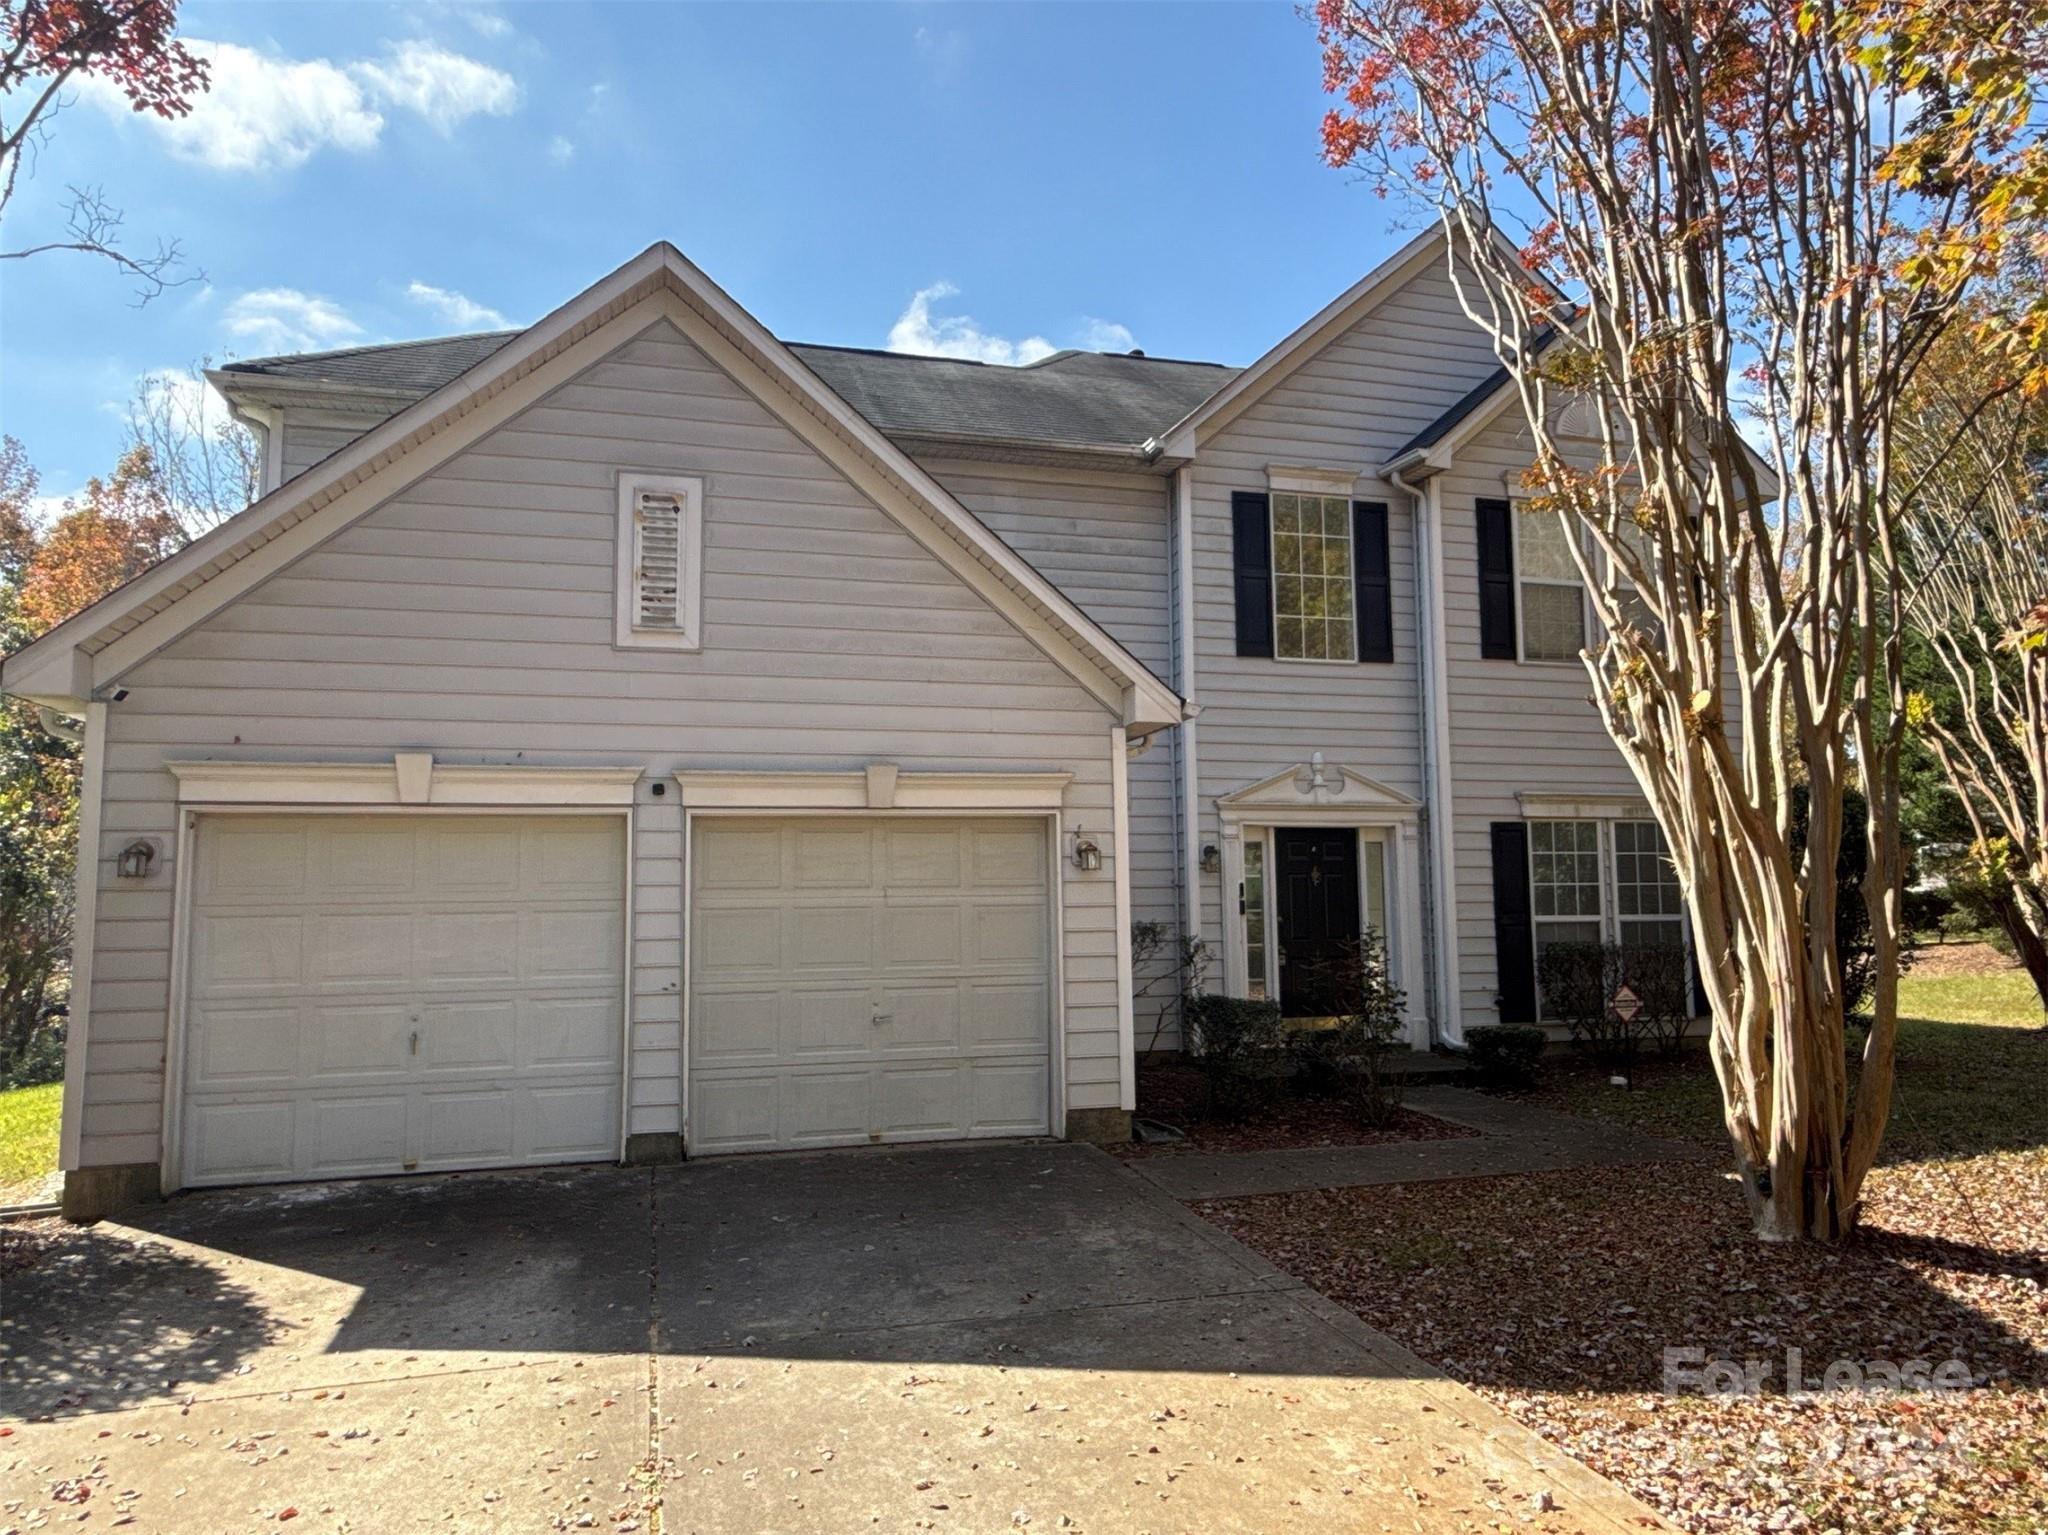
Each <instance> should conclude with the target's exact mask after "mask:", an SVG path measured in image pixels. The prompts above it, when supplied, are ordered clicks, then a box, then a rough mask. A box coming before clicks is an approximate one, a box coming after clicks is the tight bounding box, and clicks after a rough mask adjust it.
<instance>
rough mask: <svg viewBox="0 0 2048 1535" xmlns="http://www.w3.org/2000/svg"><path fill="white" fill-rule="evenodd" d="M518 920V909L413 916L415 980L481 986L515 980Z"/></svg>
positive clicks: (421, 913)
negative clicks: (417, 976)
mask: <svg viewBox="0 0 2048 1535" xmlns="http://www.w3.org/2000/svg"><path fill="white" fill-rule="evenodd" d="M520 915H521V914H520V913H519V912H518V911H516V910H515V911H435V910H433V909H432V908H428V909H426V910H423V911H420V912H417V913H416V914H414V915H413V916H412V917H411V918H410V921H411V922H412V924H413V943H414V944H415V946H416V947H417V950H418V953H419V978H420V979H421V980H425V981H468V982H472V983H476V984H484V985H489V984H492V983H499V984H502V983H504V982H508V981H516V980H517V979H518V978H519V960H520V954H521V952H522V951H521V946H520V942H519V927H520Z"/></svg>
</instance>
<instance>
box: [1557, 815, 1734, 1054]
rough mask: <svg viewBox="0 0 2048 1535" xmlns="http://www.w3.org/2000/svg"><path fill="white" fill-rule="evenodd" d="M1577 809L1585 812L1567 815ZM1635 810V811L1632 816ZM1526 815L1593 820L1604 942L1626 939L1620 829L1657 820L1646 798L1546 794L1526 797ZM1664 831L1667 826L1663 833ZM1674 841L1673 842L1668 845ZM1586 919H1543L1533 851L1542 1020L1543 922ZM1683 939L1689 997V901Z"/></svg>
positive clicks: (1681, 920)
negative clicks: (1617, 845)
mask: <svg viewBox="0 0 2048 1535" xmlns="http://www.w3.org/2000/svg"><path fill="white" fill-rule="evenodd" d="M1572 808H1575V809H1576V810H1577V811H1580V812H1583V813H1571V814H1566V813H1561V812H1562V811H1563V810H1566V809H1572ZM1631 812H1634V813H1631ZM1522 814H1523V817H1524V819H1525V820H1528V821H1590V822H1592V824H1593V827H1594V835H1595V838H1596V840H1597V842H1598V855H1599V859H1600V914H1599V918H1598V921H1599V924H1600V941H1601V942H1602V943H1603V944H1612V943H1619V942H1620V941H1621V911H1620V906H1621V902H1620V898H1619V891H1618V890H1617V888H1616V880H1617V875H1616V872H1615V863H1614V857H1615V852H1614V828H1615V826H1616V825H1617V824H1619V823H1621V822H1624V821H1626V822H1632V823H1636V824H1640V823H1642V822H1644V821H1648V820H1650V819H1651V817H1650V814H1649V809H1648V807H1647V806H1645V805H1643V803H1642V802H1641V801H1640V800H1625V799H1620V798H1612V799H1609V798H1602V797H1599V796H1588V797H1586V798H1584V799H1573V798H1570V797H1568V796H1546V795H1534V794H1525V795H1523V796H1522ZM1659 830H1660V832H1661V828H1660V829H1659ZM1668 840H1669V839H1667V842H1668ZM1585 920H1586V919H1585V918H1584V917H1583V916H1581V917H1539V916H1538V915H1537V914H1536V850H1535V848H1534V847H1531V848H1530V849H1529V950H1530V957H1531V959H1532V960H1533V961H1536V962H1538V966H1539V969H1538V977H1539V978H1538V980H1537V983H1536V1021H1537V1022H1538V1023H1541V1022H1543V1021H1544V1017H1543V986H1542V982H1541V979H1540V975H1541V969H1540V961H1541V956H1542V949H1541V946H1540V945H1539V944H1538V943H1537V941H1536V934H1537V929H1538V926H1539V924H1541V923H1544V922H1583V921H1585ZM1678 931H1679V941H1680V943H1681V944H1682V945H1683V947H1684V949H1685V977H1686V987H1687V991H1688V993H1690V991H1691V988H1692V986H1693V984H1694V979H1695V978H1694V973H1693V972H1694V950H1693V940H1692V914H1691V913H1690V912H1688V911H1687V910H1686V909H1685V903H1684V901H1683V900H1681V901H1680V902H1679V907H1678Z"/></svg>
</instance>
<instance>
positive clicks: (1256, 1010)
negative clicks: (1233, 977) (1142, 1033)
mask: <svg viewBox="0 0 2048 1535" xmlns="http://www.w3.org/2000/svg"><path fill="white" fill-rule="evenodd" d="M1182 1005H1183V1007H1184V1009H1185V1011H1184V1014H1183V1016H1185V1017H1186V1019H1187V1032H1188V1049H1189V1051H1190V1053H1192V1054H1193V1056H1194V1058H1195V1061H1196V1064H1198V1065H1199V1066H1200V1067H1201V1068H1202V1072H1203V1075H1204V1076H1206V1077H1207V1078H1208V1083H1209V1112H1210V1113H1211V1114H1214V1115H1216V1116H1218V1117H1219V1118H1226V1119H1228V1118H1236V1117H1237V1116H1239V1115H1241V1114H1243V1113H1244V1112H1245V1110H1246V1109H1247V1108H1248V1107H1249V1106H1250V1104H1251V1102H1252V1100H1253V1098H1254V1097H1255V1096H1256V1095H1257V1093H1258V1091H1259V1089H1260V1088H1261V1087H1262V1086H1263V1085H1264V1081H1265V1073H1264V1068H1265V1065H1266V1062H1267V1061H1268V1059H1270V1058H1271V1056H1272V1055H1273V1053H1274V1052H1275V1051H1277V1050H1278V1049H1279V1047H1280V1035H1281V1029H1280V1004H1279V1003H1277V1002H1260V1001H1254V1000H1252V999H1251V998H1249V997H1211V996H1201V995H1197V996H1191V997H1188V998H1186V999H1185V1001H1184V1002H1183V1004H1182Z"/></svg>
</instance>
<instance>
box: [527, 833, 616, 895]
mask: <svg viewBox="0 0 2048 1535" xmlns="http://www.w3.org/2000/svg"><path fill="white" fill-rule="evenodd" d="M625 857H626V847H625V840H624V839H623V838H622V837H620V835H619V833H618V828H617V826H616V824H615V823H612V824H607V823H605V822H602V821H587V822H586V821H553V822H545V823H542V824H540V825H539V827H538V828H537V829H534V830H531V831H529V833H528V834H527V836H526V839H525V843H524V852H523V863H524V869H523V875H522V881H521V883H522V884H523V885H524V887H525V888H526V889H528V890H531V891H533V892H534V893H535V894H537V895H539V896H542V897H544V898H547V899H555V900H579V899H580V900H602V901H616V900H617V899H618V896H619V891H620V889H621V888H622V886H623V885H624V883H625V878H626V864H625Z"/></svg>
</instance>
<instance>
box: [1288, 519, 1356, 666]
mask: <svg viewBox="0 0 2048 1535" xmlns="http://www.w3.org/2000/svg"><path fill="white" fill-rule="evenodd" d="M1352 602H1353V598H1352V563H1351V503H1350V502H1349V501H1348V500H1346V499H1345V498H1344V497H1342V496H1301V495H1288V494H1277V495H1275V496H1274V497H1273V617H1274V619H1275V620H1276V622H1275V626H1274V654H1276V655H1278V656H1280V657H1282V658H1284V659H1286V660H1290V661H1350V660H1354V659H1355V658H1356V656H1357V648H1356V647H1357V640H1356V634H1355V630H1354V624H1353V614H1352Z"/></svg>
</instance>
